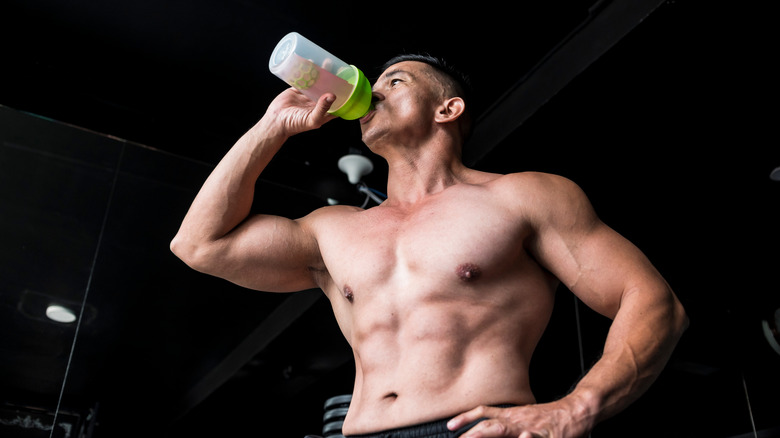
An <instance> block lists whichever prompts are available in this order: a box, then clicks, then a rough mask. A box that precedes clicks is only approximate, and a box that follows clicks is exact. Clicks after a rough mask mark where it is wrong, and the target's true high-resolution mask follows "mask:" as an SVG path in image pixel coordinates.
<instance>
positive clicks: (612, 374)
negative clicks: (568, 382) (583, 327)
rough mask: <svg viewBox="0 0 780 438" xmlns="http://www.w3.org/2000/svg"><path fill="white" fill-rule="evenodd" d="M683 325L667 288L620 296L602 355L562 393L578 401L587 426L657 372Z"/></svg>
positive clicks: (644, 387) (683, 317) (626, 402)
mask: <svg viewBox="0 0 780 438" xmlns="http://www.w3.org/2000/svg"><path fill="white" fill-rule="evenodd" d="M686 327H687V317H686V315H685V311H684V310H683V308H682V306H681V305H680V303H679V301H678V300H677V298H676V297H675V296H674V294H673V293H672V292H671V290H669V289H668V286H666V285H665V283H664V284H663V285H660V284H659V285H657V286H656V288H655V290H652V291H651V290H639V289H637V290H634V291H631V292H628V293H626V294H625V295H624V297H623V300H622V301H621V307H620V310H619V311H618V313H617V315H616V317H615V319H614V321H613V323H612V326H611V327H610V331H609V334H608V336H607V340H606V343H605V345H604V352H603V354H602V357H601V358H600V359H599V360H598V361H597V362H596V363H595V364H594V366H593V367H592V368H591V369H590V371H589V372H588V373H587V374H586V375H585V376H584V377H583V378H582V380H581V381H580V382H579V383H578V384H577V386H576V387H575V389H574V390H573V391H572V393H571V394H570V395H569V396H568V397H567V398H570V399H571V400H573V401H575V402H576V403H578V404H580V405H581V406H580V408H581V409H580V410H579V412H580V413H581V414H582V415H585V416H587V417H588V419H587V421H588V422H589V423H590V427H593V426H594V425H595V424H597V423H598V422H600V421H602V420H605V419H607V418H609V417H611V416H613V415H615V414H616V413H618V412H620V411H622V410H623V409H625V408H626V407H627V406H628V405H629V404H631V403H632V402H634V401H635V400H636V399H637V398H639V396H641V395H642V394H643V393H644V392H645V391H646V390H647V389H648V388H649V387H650V385H651V384H652V383H653V382H654V381H655V379H656V378H657V377H658V375H659V374H660V373H661V371H662V370H663V368H664V367H665V365H666V363H667V362H668V360H669V357H670V356H671V354H672V351H673V350H674V347H675V346H676V344H677V341H678V340H679V338H680V336H681V335H682V333H683V331H684V330H685V328H686Z"/></svg>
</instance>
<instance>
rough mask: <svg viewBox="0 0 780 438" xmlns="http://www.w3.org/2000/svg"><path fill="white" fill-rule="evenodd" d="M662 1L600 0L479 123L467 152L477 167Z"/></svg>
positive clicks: (468, 160) (465, 159)
mask: <svg viewBox="0 0 780 438" xmlns="http://www.w3.org/2000/svg"><path fill="white" fill-rule="evenodd" d="M663 2H664V0H602V1H599V2H597V3H596V4H595V5H594V6H593V7H591V9H590V11H589V15H588V18H587V19H586V20H585V21H584V22H583V23H582V24H581V25H579V26H578V27H577V28H576V29H574V31H572V32H571V33H570V34H569V35H568V36H567V37H566V38H564V39H563V41H561V42H560V43H559V44H558V45H557V46H556V47H555V48H553V49H552V50H551V51H550V52H549V53H548V54H547V55H546V56H545V57H544V58H543V59H542V60H541V61H540V62H539V63H537V64H536V66H535V67H534V68H532V69H531V70H530V71H529V72H528V73H527V74H526V75H525V76H524V77H523V78H521V79H520V80H519V81H518V82H517V83H515V85H513V86H512V87H511V88H510V89H509V90H507V92H506V93H504V95H503V96H502V97H501V98H499V99H498V100H497V101H496V102H495V103H494V104H493V105H492V106H491V107H490V108H488V109H487V111H485V112H484V113H483V114H482V115H481V116H480V117H479V119H478V120H477V121H476V123H475V125H474V132H473V134H472V137H471V139H470V140H469V142H468V143H467V144H466V146H465V147H464V149H463V162H464V163H466V164H467V165H469V166H473V165H475V164H477V163H479V161H480V160H481V159H482V158H484V157H485V156H486V155H487V154H488V153H490V151H491V150H493V149H494V148H495V147H496V146H498V145H499V144H500V143H501V142H502V141H503V140H504V139H505V138H506V137H507V136H508V135H509V134H511V133H512V132H513V131H514V130H516V129H517V128H518V127H520V125H522V124H523V123H524V122H525V121H526V120H527V119H528V118H529V117H530V116H531V115H533V114H534V113H535V112H536V111H537V110H538V109H539V108H541V107H542V106H543V105H544V104H545V103H547V101H549V100H550V99H551V98H552V97H553V96H555V95H556V94H557V93H558V92H559V91H560V90H561V89H563V87H565V86H566V85H567V84H568V83H569V82H570V81H571V80H572V79H574V78H575V77H576V76H577V75H578V74H580V73H581V72H582V71H584V70H585V69H586V68H587V67H588V66H589V65H591V64H592V63H593V62H594V61H596V60H597V59H598V58H599V57H600V56H601V55H603V54H604V53H605V52H606V51H607V50H609V49H610V48H611V47H612V46H613V45H615V44H616V43H617V42H618V41H620V39H621V38H623V37H624V36H625V35H626V34H628V32H630V31H631V30H632V29H634V28H635V27H636V26H637V25H638V24H639V23H641V22H642V20H644V19H645V18H646V17H647V16H648V15H650V13H651V12H653V11H654V10H655V9H656V8H657V7H658V6H659V5H661V4H662V3H663Z"/></svg>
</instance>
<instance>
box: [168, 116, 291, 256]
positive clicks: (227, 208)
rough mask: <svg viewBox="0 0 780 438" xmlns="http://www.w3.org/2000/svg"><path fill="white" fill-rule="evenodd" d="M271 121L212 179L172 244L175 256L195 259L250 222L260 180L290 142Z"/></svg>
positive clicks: (249, 135) (241, 143)
mask: <svg viewBox="0 0 780 438" xmlns="http://www.w3.org/2000/svg"><path fill="white" fill-rule="evenodd" d="M269 119H270V117H264V118H263V119H261V120H260V121H259V122H257V124H255V126H253V127H252V129H250V130H249V131H248V132H247V133H245V134H244V135H243V136H242V137H241V138H240V139H239V140H238V141H237V142H236V144H235V145H234V146H233V147H232V148H231V149H230V151H229V152H228V153H227V154H226V155H225V156H224V157H223V159H222V160H221V161H220V162H219V164H218V165H217V167H216V168H215V169H214V171H213V172H212V173H211V175H209V177H208V179H207V180H206V182H205V183H204V184H203V187H202V188H201V190H200V191H199V192H198V195H197V196H196V197H195V200H194V201H193V203H192V205H191V206H190V209H189V211H188V212H187V214H186V216H185V218H184V220H183V221H182V225H181V227H180V229H179V232H178V233H177V234H176V236H175V237H174V239H173V241H172V242H171V249H172V250H173V252H174V253H176V254H177V255H179V256H180V257H183V258H185V257H192V255H193V254H194V253H195V252H196V251H197V250H196V248H197V247H198V246H200V245H207V244H209V243H211V242H215V241H217V240H218V239H220V238H222V237H224V236H225V235H227V234H228V233H229V232H230V231H231V230H233V229H235V228H236V227H237V226H238V225H239V224H240V223H241V222H242V221H244V219H246V218H247V216H248V215H249V212H250V209H251V206H252V202H253V199H254V194H255V193H254V192H255V185H256V183H257V178H258V177H259V176H260V174H261V173H262V171H263V170H264V169H265V168H266V166H267V165H268V163H269V162H270V161H271V159H272V158H273V156H274V155H275V154H276V153H277V152H278V151H279V149H280V147H281V146H282V144H283V143H284V142H285V141H286V139H287V136H286V135H284V134H283V133H282V131H281V130H280V129H278V128H277V127H276V126H275V125H274V124H273V123H272V121H271V120H269Z"/></svg>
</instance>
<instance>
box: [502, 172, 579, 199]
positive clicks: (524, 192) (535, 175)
mask: <svg viewBox="0 0 780 438" xmlns="http://www.w3.org/2000/svg"><path fill="white" fill-rule="evenodd" d="M489 185H490V186H492V187H493V188H494V190H495V191H496V192H497V193H499V194H505V195H507V196H513V197H515V199H517V200H522V201H523V202H526V203H527V202H543V203H545V204H546V203H549V202H554V201H571V200H573V199H574V198H582V197H584V196H585V193H584V192H583V191H582V189H581V188H580V187H579V186H578V185H577V184H576V183H575V182H574V181H572V180H570V179H568V178H566V177H563V176H560V175H555V174H551V173H544V172H531V171H529V172H518V173H510V174H507V175H501V176H499V177H498V178H496V179H494V180H493V181H491V182H489Z"/></svg>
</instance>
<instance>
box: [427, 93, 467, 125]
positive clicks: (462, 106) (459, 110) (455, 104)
mask: <svg viewBox="0 0 780 438" xmlns="http://www.w3.org/2000/svg"><path fill="white" fill-rule="evenodd" d="M464 111H466V102H464V101H463V99H461V98H460V97H451V98H449V99H447V100H445V101H444V102H442V104H441V105H440V106H439V107H438V108H437V109H436V117H435V118H434V120H435V121H436V122H438V123H449V122H454V121H455V120H458V117H460V116H461V114H463V112H464Z"/></svg>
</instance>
